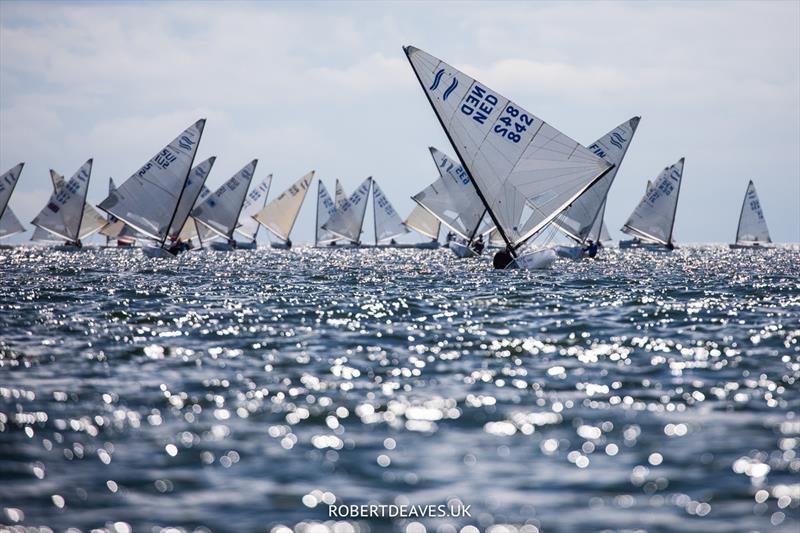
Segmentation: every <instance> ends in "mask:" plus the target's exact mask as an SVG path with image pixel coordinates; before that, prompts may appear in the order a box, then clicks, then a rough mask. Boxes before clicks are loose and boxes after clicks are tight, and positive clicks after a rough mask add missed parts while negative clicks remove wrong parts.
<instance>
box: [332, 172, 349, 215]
mask: <svg viewBox="0 0 800 533" xmlns="http://www.w3.org/2000/svg"><path fill="white" fill-rule="evenodd" d="M334 194H335V197H334V202H336V209H341V208H342V206H343V205H344V203H345V202H346V201H347V193H346V192H345V190H344V187H342V184H341V182H340V181H339V180H338V179H337V180H336V191H335V192H334Z"/></svg>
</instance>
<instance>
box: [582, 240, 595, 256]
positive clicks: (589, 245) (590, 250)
mask: <svg viewBox="0 0 800 533" xmlns="http://www.w3.org/2000/svg"><path fill="white" fill-rule="evenodd" d="M583 252H584V253H585V254H586V255H588V256H589V257H594V256H596V255H597V243H596V242H594V241H593V240H592V239H589V240H588V241H586V247H585V248H584V249H583Z"/></svg>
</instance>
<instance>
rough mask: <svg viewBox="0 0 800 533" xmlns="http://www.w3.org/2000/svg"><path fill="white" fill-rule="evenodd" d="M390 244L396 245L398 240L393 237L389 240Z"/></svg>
mask: <svg viewBox="0 0 800 533" xmlns="http://www.w3.org/2000/svg"><path fill="white" fill-rule="evenodd" d="M389 244H391V245H392V246H395V245H396V244H397V241H396V240H394V239H392V240H390V241H389Z"/></svg>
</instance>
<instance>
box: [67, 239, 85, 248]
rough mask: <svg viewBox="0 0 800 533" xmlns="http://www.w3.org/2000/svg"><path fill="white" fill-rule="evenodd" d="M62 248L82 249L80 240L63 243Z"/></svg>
mask: <svg viewBox="0 0 800 533" xmlns="http://www.w3.org/2000/svg"><path fill="white" fill-rule="evenodd" d="M64 246H74V247H75V248H83V243H82V242H81V240H80V239H78V240H75V241H65V242H64Z"/></svg>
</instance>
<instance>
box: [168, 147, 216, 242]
mask: <svg viewBox="0 0 800 533" xmlns="http://www.w3.org/2000/svg"><path fill="white" fill-rule="evenodd" d="M216 160H217V158H216V157H215V156H212V157H209V158H208V159H206V160H205V161H203V162H202V163H200V164H199V165H196V166H195V167H194V168H192V170H191V171H190V172H189V177H188V178H186V185H185V186H184V191H183V195H182V196H181V201H180V202H179V203H178V208H177V209H176V210H175V216H174V217H173V219H172V224H170V227H169V234H168V237H167V241H168V243H169V248H168V250H169V252H170V253H172V254H176V255H177V254H179V253H181V252H186V251H189V250H191V249H192V248H194V246H193V244H192V241H191V239H186V240H183V239H181V233H182V232H183V228H184V227H186V224H187V222H188V220H189V216H190V213H191V211H192V208H193V207H194V206H195V205H196V204H197V203H198V199H199V198H200V195H201V194H203V191H204V190H205V191H208V189H206V186H205V183H206V180H207V179H208V175H209V174H210V173H211V169H212V168H214V162H215V161H216Z"/></svg>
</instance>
